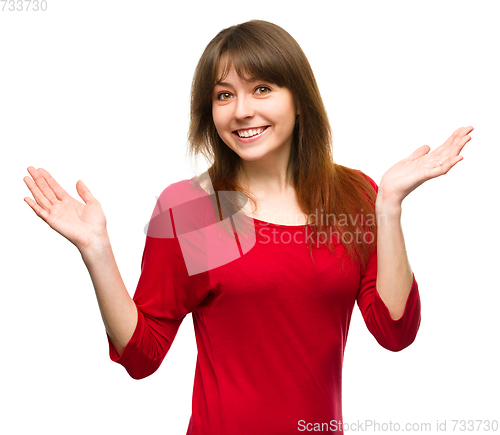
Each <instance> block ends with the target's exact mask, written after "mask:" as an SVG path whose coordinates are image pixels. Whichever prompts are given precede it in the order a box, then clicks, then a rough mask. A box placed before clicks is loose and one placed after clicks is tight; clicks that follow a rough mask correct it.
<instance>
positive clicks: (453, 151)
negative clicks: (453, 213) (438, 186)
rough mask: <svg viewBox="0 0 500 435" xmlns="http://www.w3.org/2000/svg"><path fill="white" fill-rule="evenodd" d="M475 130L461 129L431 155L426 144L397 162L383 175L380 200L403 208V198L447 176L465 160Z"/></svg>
mask: <svg viewBox="0 0 500 435" xmlns="http://www.w3.org/2000/svg"><path fill="white" fill-rule="evenodd" d="M472 130H474V127H472V126H469V127H462V128H459V129H458V130H456V131H455V132H454V133H453V134H452V135H451V136H450V137H449V138H448V140H447V141H446V142H445V143H444V144H443V145H441V146H440V147H438V148H436V149H435V150H434V151H432V152H431V153H429V151H430V150H431V147H430V146H429V145H423V146H421V147H420V148H417V149H416V150H415V151H414V152H413V153H412V154H411V155H410V156H409V157H407V158H406V159H403V160H401V161H400V162H398V163H396V164H395V165H394V166H392V167H391V168H390V169H389V170H388V171H387V172H386V173H385V174H384V175H383V176H382V180H381V181H380V185H379V190H378V197H377V200H379V201H383V202H384V203H385V204H387V203H390V204H394V205H401V202H402V201H403V199H404V198H405V197H406V196H407V195H408V194H409V193H410V192H412V191H413V190H415V189H416V188H417V187H418V186H420V185H421V184H423V183H425V182H426V181H427V180H430V179H431V178H436V177H439V176H441V175H444V174H446V173H447V172H448V171H449V170H450V169H451V168H452V167H453V166H455V165H456V164H457V163H458V162H459V161H460V160H462V159H463V157H462V156H460V155H459V154H460V152H461V151H462V148H463V147H464V146H465V144H466V143H467V142H468V141H469V140H471V139H472V138H471V137H470V136H469V133H470V132H471V131H472Z"/></svg>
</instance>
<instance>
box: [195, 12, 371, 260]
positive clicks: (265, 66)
mask: <svg viewBox="0 0 500 435" xmlns="http://www.w3.org/2000/svg"><path fill="white" fill-rule="evenodd" d="M221 62H224V63H223V64H222V63H221ZM231 67H234V69H235V71H236V73H237V74H238V76H239V77H240V78H242V79H247V78H248V77H250V78H254V79H257V78H260V79H264V80H266V81H269V82H271V83H275V84H276V85H278V86H280V87H286V88H288V89H289V90H290V91H291V93H292V95H293V98H294V101H295V104H296V107H297V109H298V113H299V114H300V115H299V116H298V117H297V121H296V123H295V127H294V131H293V139H292V147H291V151H290V159H289V162H288V168H287V174H288V175H287V176H288V177H289V179H288V181H289V182H290V183H291V185H292V186H293V187H294V188H295V191H296V196H297V201H298V204H299V206H300V208H301V210H302V211H303V212H304V213H305V214H306V215H307V216H308V225H309V226H308V228H310V229H311V230H312V232H313V233H314V235H315V236H316V238H317V240H320V233H321V234H323V235H325V234H326V235H328V237H326V238H325V239H326V240H325V241H326V243H327V246H328V248H329V249H330V250H331V251H332V252H333V250H334V245H332V244H331V237H330V235H331V234H336V236H337V241H338V242H339V243H341V244H342V245H344V247H345V249H346V251H347V253H348V254H349V257H350V258H351V259H352V260H357V261H359V262H360V264H361V267H362V268H363V269H364V267H365V266H366V263H367V260H368V256H369V254H370V252H372V250H373V249H374V248H375V246H376V236H375V235H376V219H375V218H374V213H375V199H376V192H375V190H374V187H373V186H372V185H371V184H370V182H369V180H368V179H367V177H366V176H364V174H362V173H361V172H359V171H357V170H354V169H350V168H347V167H345V166H341V165H338V164H336V163H335V162H334V161H333V156H332V134H331V127H330V123H329V121H328V117H327V114H326V110H325V107H324V104H323V100H322V98H321V95H320V92H319V89H318V85H317V83H316V79H315V78H314V74H313V72H312V69H311V66H310V65H309V61H308V60H307V58H306V56H305V54H304V52H303V51H302V49H301V48H300V46H299V44H298V43H297V42H296V41H295V39H293V37H292V36H291V35H290V34H289V33H287V32H286V31H285V30H284V29H282V28H281V27H279V26H277V25H276V24H273V23H269V22H267V21H261V20H252V21H248V22H246V23H242V24H239V25H235V26H231V27H229V28H227V29H224V30H222V31H221V32H219V34H217V36H215V38H214V39H212V41H210V43H209V44H208V46H207V47H206V49H205V51H204V52H203V54H202V56H201V58H200V60H199V62H198V65H197V67H196V70H195V73H194V77H193V82H192V89H191V123H190V128H189V135H188V153H189V155H190V156H196V155H198V154H201V155H203V156H204V157H205V159H206V160H207V161H208V162H209V163H210V164H211V166H210V167H209V169H208V171H207V172H208V174H209V176H210V180H211V182H212V186H213V190H214V191H215V192H217V191H233V192H242V193H244V194H245V195H246V196H247V197H248V198H250V200H251V201H252V202H253V203H254V205H255V204H256V202H255V200H254V198H253V197H252V195H251V193H250V192H249V191H247V190H245V189H244V188H243V187H242V186H240V185H239V183H238V181H237V175H238V172H239V169H240V164H241V159H240V157H239V156H238V154H236V153H235V152H234V151H233V150H232V149H231V148H229V147H228V146H227V145H226V144H225V143H224V142H223V141H222V139H221V138H220V137H219V135H218V133H217V130H216V128H215V124H214V121H213V118H212V100H213V90H214V87H215V83H217V82H218V81H221V80H223V79H224V78H225V77H226V75H227V74H228V72H229V70H230V69H231ZM220 70H222V76H218V75H219V74H220ZM370 215H371V216H372V218H371V219H370V218H369V216H370ZM320 216H321V217H323V219H322V218H321V217H320ZM325 216H326V217H325ZM360 234H361V237H359V235H360ZM366 234H370V235H371V238H368V239H367V238H366V237H364V236H365V235H366ZM354 235H358V236H357V237H356V240H354V239H355V237H354ZM360 238H361V240H359V239H360ZM309 249H310V251H311V257H312V242H311V238H309ZM313 261H314V259H313Z"/></svg>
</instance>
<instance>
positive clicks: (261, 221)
mask: <svg viewBox="0 0 500 435" xmlns="http://www.w3.org/2000/svg"><path fill="white" fill-rule="evenodd" d="M243 215H244V216H246V217H247V218H249V219H253V220H254V221H257V222H259V223H260V224H261V225H264V226H270V227H277V228H289V229H292V228H297V229H300V228H305V227H307V226H308V225H307V224H305V225H285V224H276V223H274V222H267V221H263V220H262V219H257V218H255V217H252V216H248V215H246V214H243Z"/></svg>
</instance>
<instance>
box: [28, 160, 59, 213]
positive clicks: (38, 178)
mask: <svg viewBox="0 0 500 435" xmlns="http://www.w3.org/2000/svg"><path fill="white" fill-rule="evenodd" d="M30 168H32V170H31V171H30V170H29V169H30ZM30 168H28V172H29V173H30V174H31V176H32V177H33V181H34V182H35V183H36V185H37V186H38V189H40V192H41V193H42V194H43V195H44V196H45V198H47V200H48V201H49V203H50V204H51V205H53V204H55V203H56V202H57V201H58V199H57V197H56V195H55V194H54V192H53V190H52V189H51V188H50V187H49V185H48V184H47V182H46V181H45V178H43V175H42V174H41V173H40V171H38V170H36V169H35V168H33V167H32V166H30ZM40 169H41V168H40Z"/></svg>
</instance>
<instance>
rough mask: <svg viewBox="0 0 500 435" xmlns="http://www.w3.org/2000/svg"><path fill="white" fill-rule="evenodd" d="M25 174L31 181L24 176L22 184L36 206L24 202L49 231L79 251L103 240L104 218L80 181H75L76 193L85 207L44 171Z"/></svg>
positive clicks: (30, 168) (29, 202)
mask: <svg viewBox="0 0 500 435" xmlns="http://www.w3.org/2000/svg"><path fill="white" fill-rule="evenodd" d="M28 172H29V173H30V175H31V176H32V177H33V179H31V178H30V177H27V176H26V177H24V178H23V180H24V182H25V183H26V185H27V186H28V188H29V189H30V191H31V193H32V194H33V197H34V198H35V200H36V202H35V201H33V200H32V199H31V198H29V197H26V198H24V200H25V201H26V202H27V203H28V205H29V206H30V207H31V208H32V209H33V210H34V211H35V213H36V214H37V215H38V216H39V217H40V218H41V219H43V220H44V221H45V222H46V223H47V224H48V225H49V226H50V227H51V228H52V229H54V230H55V231H57V232H58V233H59V234H61V235H62V236H64V237H65V238H66V239H68V240H69V241H70V242H71V243H73V244H74V245H75V246H76V247H77V248H78V249H80V250H82V249H84V248H87V247H89V246H90V245H91V244H92V243H93V242H94V241H96V240H97V239H98V238H99V237H103V236H105V234H106V217H105V216H104V212H103V210H102V207H101V204H100V203H99V201H97V199H95V198H94V196H93V195H92V194H91V193H90V191H89V190H88V188H87V186H85V184H84V183H83V181H81V180H78V182H77V183H76V189H77V192H78V194H79V195H80V196H81V198H82V199H83V200H84V201H85V204H82V203H81V202H80V201H77V200H76V199H75V198H73V197H72V196H70V195H69V194H68V193H67V192H66V191H65V190H64V189H63V188H62V187H61V186H60V185H59V184H58V183H57V181H56V180H54V178H53V177H52V176H51V175H50V174H49V173H48V172H47V171H46V170H45V169H42V168H39V169H35V168H33V167H32V166H30V167H29V168H28Z"/></svg>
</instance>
